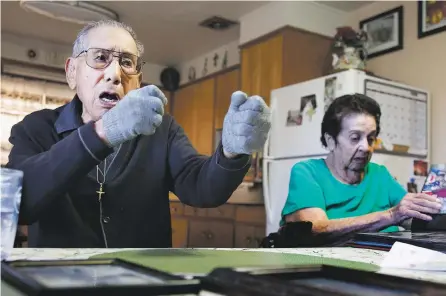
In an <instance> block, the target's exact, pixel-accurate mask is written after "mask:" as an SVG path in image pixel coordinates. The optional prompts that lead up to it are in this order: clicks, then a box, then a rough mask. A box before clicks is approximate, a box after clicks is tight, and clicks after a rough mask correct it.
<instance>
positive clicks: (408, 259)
mask: <svg viewBox="0 0 446 296" xmlns="http://www.w3.org/2000/svg"><path fill="white" fill-rule="evenodd" d="M380 267H381V268H404V269H414V270H425V271H446V254H444V253H441V252H438V251H433V250H429V249H426V248H421V247H417V246H412V245H409V244H405V243H401V242H395V243H394V244H393V246H392V248H391V249H390V251H389V252H388V253H387V255H386V256H385V257H384V260H383V261H382V263H381V264H380Z"/></svg>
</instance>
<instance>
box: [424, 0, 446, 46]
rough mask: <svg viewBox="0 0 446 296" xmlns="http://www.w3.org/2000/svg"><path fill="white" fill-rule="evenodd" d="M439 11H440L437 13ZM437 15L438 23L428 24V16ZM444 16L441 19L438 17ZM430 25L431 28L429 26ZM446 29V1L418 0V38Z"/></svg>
mask: <svg viewBox="0 0 446 296" xmlns="http://www.w3.org/2000/svg"><path fill="white" fill-rule="evenodd" d="M437 12H438V13H437ZM428 15H429V17H430V18H432V17H436V18H437V19H436V20H435V22H438V21H439V22H438V23H437V24H427V23H426V21H427V20H426V17H427V16H428ZM440 16H443V18H442V19H441V20H439V19H438V18H439V17H440ZM429 27H430V28H429ZM445 31H446V2H445V1H435V3H430V2H429V1H418V39H421V38H424V37H427V36H431V35H434V34H438V33H441V32H445Z"/></svg>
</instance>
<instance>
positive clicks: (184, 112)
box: [172, 84, 195, 145]
mask: <svg viewBox="0 0 446 296" xmlns="http://www.w3.org/2000/svg"><path fill="white" fill-rule="evenodd" d="M194 97H195V85H194V84H191V85H189V86H186V87H183V88H181V89H179V90H178V91H177V92H175V98H174V100H175V102H174V103H173V108H172V109H173V110H172V111H173V116H174V117H175V120H176V121H177V123H178V124H179V125H181V127H182V128H183V129H184V132H185V133H186V135H187V136H188V137H189V140H190V141H191V142H192V145H194V137H195V120H194V118H195V112H194V110H195V105H194Z"/></svg>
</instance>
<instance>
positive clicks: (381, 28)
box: [359, 6, 404, 59]
mask: <svg viewBox="0 0 446 296" xmlns="http://www.w3.org/2000/svg"><path fill="white" fill-rule="evenodd" d="M403 12H404V11H403V6H399V7H396V8H394V9H391V10H388V11H385V12H383V13H380V14H378V15H375V16H373V17H370V18H368V19H365V20H362V21H361V22H359V28H360V29H361V30H363V31H365V32H366V33H367V37H368V40H367V42H366V47H365V48H366V50H367V59H372V58H375V57H378V56H381V55H384V54H388V53H391V52H394V51H397V50H401V49H403V41H404V28H403V19H404V15H403Z"/></svg>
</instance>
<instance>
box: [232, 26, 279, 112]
mask: <svg viewBox="0 0 446 296" xmlns="http://www.w3.org/2000/svg"><path fill="white" fill-rule="evenodd" d="M282 62H283V36H282V35H278V36H275V37H272V38H270V39H268V40H265V41H263V42H260V43H256V44H253V45H250V46H247V47H246V48H243V49H242V50H241V77H242V80H241V83H242V85H241V86H242V90H243V91H245V92H247V93H248V94H249V95H259V96H261V97H263V99H264V100H265V102H266V103H267V104H268V105H269V102H270V94H271V90H273V89H276V88H279V87H281V86H282Z"/></svg>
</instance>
